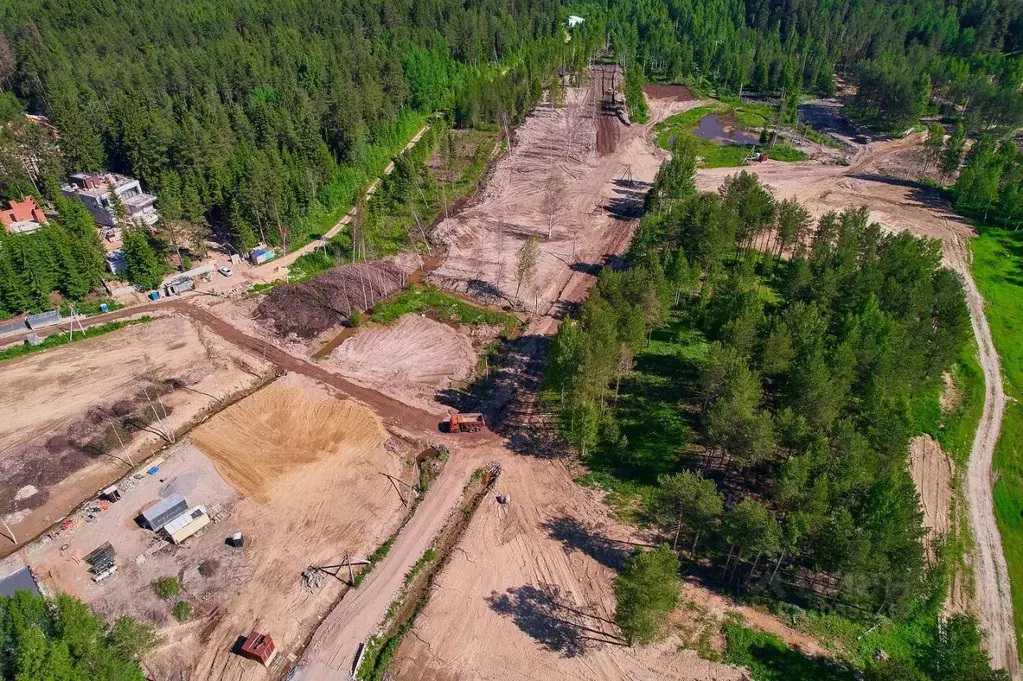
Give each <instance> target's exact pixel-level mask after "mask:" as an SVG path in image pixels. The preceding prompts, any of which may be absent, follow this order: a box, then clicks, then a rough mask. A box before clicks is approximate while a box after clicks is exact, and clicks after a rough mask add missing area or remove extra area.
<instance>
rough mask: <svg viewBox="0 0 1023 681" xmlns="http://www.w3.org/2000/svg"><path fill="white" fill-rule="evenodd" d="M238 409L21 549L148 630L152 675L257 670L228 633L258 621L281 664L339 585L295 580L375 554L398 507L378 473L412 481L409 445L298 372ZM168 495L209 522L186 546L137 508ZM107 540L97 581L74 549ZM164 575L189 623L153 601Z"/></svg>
mask: <svg viewBox="0 0 1023 681" xmlns="http://www.w3.org/2000/svg"><path fill="white" fill-rule="evenodd" d="M264 392H266V394H264ZM235 406H236V407H240V409H238V410H236V411H234V412H233V413H229V412H231V410H226V411H225V412H222V414H221V415H220V416H223V417H224V418H220V416H218V417H217V418H215V419H213V421H211V423H210V424H207V425H209V426H210V428H209V429H207V432H206V435H207V436H208V437H209V440H210V441H211V442H213V446H212V447H211V451H210V452H209V453H207V452H204V451H203V450H202V446H203V445H200V444H199V443H198V442H196V443H195V444H192V443H189V442H182V443H179V444H178V445H176V446H175V447H173V448H171V449H169V450H168V451H167V452H166V455H165V456H166V460H165V461H164V462H163V463H162V464H161V466H160V473H159V475H156V476H148V475H144V474H143V475H141V476H140V477H139V479H138V480H137V482H136V484H135V486H133V487H131V488H130V489H129V490H128V491H126V492H125V493H124V497H123V498H122V499H121V501H119V502H118V503H116V504H110V506H109V508H108V509H107V510H105V511H103V512H101V513H99V514H98V515H97V517H96V518H95V520H94V521H93V522H90V523H83V524H81V526H80V527H79V528H78V529H77V531H76V532H75V533H73V534H70V535H68V536H66V537H62V538H61V540H60V541H54V542H49V543H39V542H37V543H35V544H33V545H32V546H31V547H29V549H28V550H27V555H26V558H27V560H28V562H29V564H30V565H32V566H33V569H34V570H35V571H36V573H37V574H38V575H39V576H40V578H41V579H42V581H43V583H44V584H45V585H46V586H47V587H49V588H52V589H58V590H61V591H66V592H69V593H72V594H74V595H76V596H78V597H80V598H82V599H83V600H85V601H86V602H87V603H89V604H90V606H92V607H94V608H95V609H96V610H97V611H98V612H100V613H102V614H105V615H111V616H116V615H124V614H127V615H132V616H134V617H137V618H140V619H141V620H143V621H149V622H152V623H154V624H156V625H157V627H158V628H159V634H160V636H161V638H162V639H163V642H162V644H161V645H160V647H158V648H157V649H156V650H155V651H153V652H152V653H150V654H149V655H147V656H146V659H145V660H144V661H145V664H146V666H147V668H148V669H149V670H150V671H151V672H152V674H153V676H154V678H160V679H171V678H173V679H177V678H193V679H223V678H230V679H239V680H240V679H253V680H256V679H265V678H266V675H267V672H266V670H265V669H264V668H263V667H262V666H260V665H259V664H256V663H253V662H252V661H251V660H246V659H243V658H241V657H239V656H238V655H236V654H234V653H232V647H233V646H234V644H235V642H236V640H237V639H238V637H239V636H242V635H245V634H246V633H248V632H249V631H250V630H251V629H252V628H254V627H255V628H260V629H265V630H267V631H268V632H270V633H272V635H273V638H274V641H275V642H276V644H277V647H278V649H279V651H280V652H281V655H280V656H279V659H280V661H281V662H282V663H283V662H284V660H285V658H286V657H287V656H288V654H289V653H293V652H296V651H297V650H299V649H300V648H301V647H302V646H303V645H304V644H305V642H306V641H307V639H308V637H309V636H310V635H311V633H312V631H313V629H315V627H316V625H317V624H318V623H319V621H320V620H321V619H322V617H323V616H324V615H325V614H326V613H327V612H328V611H329V610H330V609H331V607H333V605H334V604H335V603H336V602H337V600H338V598H340V597H341V596H342V594H344V593H345V590H346V588H347V587H346V586H345V585H344V584H343V583H342V580H341V579H340V578H335V577H333V576H331V575H327V574H323V573H320V575H319V577H318V578H317V579H315V580H314V581H313V582H312V583H311V584H308V585H307V584H304V583H303V580H302V573H303V571H306V570H307V569H308V568H309V567H310V566H316V565H321V566H323V565H335V564H337V563H339V562H340V561H341V559H342V558H343V557H344V555H345V554H346V553H347V554H350V555H353V556H367V555H369V554H371V553H372V552H373V551H374V550H375V549H376V548H377V547H378V546H380V545H381V544H382V543H383V542H384V541H385V540H386V539H387V537H388V536H390V535H391V534H393V533H394V532H395V530H396V529H397V528H398V526H399V525H400V523H401V520H402V517H403V516H404V513H405V507H404V505H403V504H402V502H401V500H400V499H399V497H398V494H397V493H396V492H395V489H394V486H393V485H392V483H391V482H390V481H389V480H388V478H387V477H386V476H387V475H391V476H394V477H396V478H398V479H401V480H404V481H405V482H410V481H411V471H410V469H409V466H408V465H407V463H406V459H409V460H410V457H411V456H412V455H414V454H415V451H413V450H411V449H410V448H409V447H408V446H407V445H406V444H405V443H403V442H401V441H390V443H389V444H387V446H386V447H385V443H388V435H387V433H386V431H385V430H384V428H383V426H382V425H381V423H380V421H379V419H377V418H376V417H375V416H374V415H373V413H372V412H371V411H369V410H368V409H367V408H365V407H363V406H361V405H359V404H357V403H355V402H353V401H351V400H340V399H337V398H335V397H333V396H331V394H330V393H329V392H328V390H327V389H326V388H325V387H324V386H322V385H321V384H318V383H315V382H313V381H311V380H309V379H307V378H304V377H301V376H298V375H295V374H289V375H288V376H286V377H284V378H282V379H279V380H278V382H276V383H274V384H272V385H271V386H268V387H267V388H264V389H262V390H260V391H258V392H256V393H254V394H253V395H250V396H249V397H246V398H245V399H244V400H242V401H241V402H239V403H238V404H237V405H235ZM257 415H258V419H256V420H254V421H252V425H253V428H251V429H249V428H248V427H244V428H240V427H239V426H240V425H244V426H248V425H249V424H248V422H241V423H239V421H238V420H237V418H250V419H255V418H256V417H257ZM296 429H297V431H298V432H297V434H295V435H288V434H287V432H286V431H288V430H296ZM318 430H323V431H325V432H323V433H319V432H314V431H318ZM211 433H212V436H211ZM220 434H226V436H229V437H230V438H233V441H234V444H231V443H229V442H227V441H225V440H222V439H221V437H220ZM213 450H215V453H214V451H213ZM289 453H290V456H289ZM243 463H244V464H246V465H248V466H251V467H252V468H253V470H254V471H255V473H254V474H253V475H252V476H251V477H246V476H239V475H238V473H237V471H236V468H237V467H240V466H241V465H242V464H243ZM222 475H223V477H222ZM173 492H180V493H182V494H184V495H185V497H186V499H187V501H188V503H189V504H190V505H193V506H194V505H196V504H202V505H204V506H206V507H207V509H208V510H210V512H211V513H215V514H216V515H217V516H218V518H219V520H218V522H216V523H214V524H212V525H209V526H207V527H206V528H205V529H203V530H201V531H200V533H199V534H197V535H195V536H193V537H190V538H189V539H187V540H186V541H185V543H184V544H183V545H181V546H170V547H164V548H162V549H161V548H160V547H161V546H164V543H163V542H162V541H156V540H154V537H153V534H152V533H151V532H148V531H146V530H143V529H141V528H140V527H139V526H138V525H137V524H136V523H135V516H136V515H137V513H138V512H139V510H141V509H142V508H145V507H147V506H148V505H150V504H152V503H153V502H155V501H157V500H158V499H160V498H161V497H166V496H168V495H169V494H171V493H173ZM234 532H242V533H243V534H244V535H245V540H246V543H245V548H244V549H242V550H237V549H233V548H231V547H230V546H227V545H226V544H225V542H224V540H225V538H226V537H227V536H229V535H231V534H232V533H234ZM106 541H109V542H111V544H112V545H113V547H114V550H115V551H116V553H117V564H118V572H117V573H116V574H115V575H114V576H112V577H111V578H109V579H107V580H106V581H104V582H102V583H100V584H97V583H95V582H93V581H92V580H91V579H90V577H91V574H89V573H88V571H87V567H88V566H87V565H85V563H84V562H83V561H82V558H83V557H84V556H85V555H86V554H87V553H88V552H89V551H91V550H93V549H95V548H96V547H98V546H99V545H101V544H102V543H103V542H106ZM155 549H160V550H155ZM167 576H175V577H177V578H178V580H179V581H180V583H181V595H180V596H179V597H178V598H180V599H181V600H185V601H188V602H189V603H191V604H192V606H193V614H192V617H191V619H190V621H188V622H186V623H183V624H181V623H178V622H177V621H175V620H174V619H173V618H172V617H171V616H170V610H171V607H172V606H173V604H174V602H173V600H172V601H161V600H159V599H158V598H157V597H156V595H155V594H154V593H153V590H152V588H151V587H150V584H151V583H152V581H153V580H155V579H157V578H161V577H167ZM342 576H343V577H344V578H345V579H347V575H346V574H345V575H342ZM274 671H275V672H280V671H281V669H280V667H277V668H276V669H275V670H274Z"/></svg>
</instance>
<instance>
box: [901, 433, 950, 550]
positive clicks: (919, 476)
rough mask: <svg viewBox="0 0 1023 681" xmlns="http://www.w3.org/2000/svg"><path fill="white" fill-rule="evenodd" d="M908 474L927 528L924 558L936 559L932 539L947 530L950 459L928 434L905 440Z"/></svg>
mask: <svg viewBox="0 0 1023 681" xmlns="http://www.w3.org/2000/svg"><path fill="white" fill-rule="evenodd" d="M909 473H910V475H912V476H913V482H914V483H916V489H917V492H918V493H919V494H920V507H921V510H922V511H923V514H924V527H925V528H927V559H928V560H929V561H930V562H932V563H933V562H934V561H935V560H936V558H937V554H936V552H935V549H936V546H935V542H937V541H940V537H941V535H946V534H948V532H949V530H950V529H951V511H952V480H953V479H954V478H955V471H954V469H953V464H952V461H951V460H950V459H949V458H948V457H947V456H945V453H944V452H943V451H941V445H939V444H938V442H937V441H936V440H935V439H934V438H933V437H931V436H930V435H919V436H917V437H915V438H913V439H912V440H911V441H910V443H909Z"/></svg>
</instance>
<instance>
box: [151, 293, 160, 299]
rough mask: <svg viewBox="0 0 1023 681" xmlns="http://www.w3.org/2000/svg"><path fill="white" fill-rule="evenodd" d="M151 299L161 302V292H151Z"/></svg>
mask: <svg viewBox="0 0 1023 681" xmlns="http://www.w3.org/2000/svg"><path fill="white" fill-rule="evenodd" d="M149 299H150V300H159V299H160V292H159V291H150V292H149Z"/></svg>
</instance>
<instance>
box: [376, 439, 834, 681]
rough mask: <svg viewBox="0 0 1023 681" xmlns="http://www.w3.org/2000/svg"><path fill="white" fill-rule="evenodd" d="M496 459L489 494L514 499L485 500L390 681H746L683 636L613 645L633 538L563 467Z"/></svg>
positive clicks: (726, 607) (688, 590)
mask: <svg viewBox="0 0 1023 681" xmlns="http://www.w3.org/2000/svg"><path fill="white" fill-rule="evenodd" d="M500 460H501V463H502V468H503V472H502V474H501V478H500V479H499V481H498V483H497V488H496V489H495V493H496V494H507V495H508V496H509V497H510V499H511V502H510V504H508V505H507V506H502V505H500V504H498V503H497V502H496V501H494V500H493V499H490V500H487V501H484V502H483V504H482V505H481V506H480V508H479V510H478V511H477V512H476V515H475V516H474V517H473V520H472V522H471V523H470V526H469V528H468V530H467V531H466V534H465V536H464V537H463V539H462V541H461V542H460V543H459V545H458V547H457V548H456V550H455V551H454V552H453V553H452V554H451V558H450V561H449V563H448V565H447V566H446V567H445V568H444V569H443V571H442V572H441V573H440V575H438V577H437V580H436V582H435V585H434V587H433V592H432V594H431V598H430V600H429V603H428V604H427V606H426V608H424V610H423V611H422V612H421V613H420V615H419V617H418V618H417V620H416V623H415V625H414V626H413V628H412V631H411V632H410V633H409V634H408V635H407V636H406V637H405V638H404V639H403V641H402V643H401V645H400V646H399V648H398V652H397V654H396V656H395V661H394V663H393V666H392V667H391V669H392V670H393V672H394V676H395V678H400V679H402V680H403V681H405V680H411V681H439V680H441V679H443V680H445V681H449V680H455V679H587V680H598V679H607V680H608V681H612V680H615V681H617V680H619V679H651V680H652V679H658V680H660V679H673V680H682V679H686V680H694V681H695V680H699V681H713V680H720V681H725V680H730V679H740V678H742V672H741V670H739V669H736V668H734V667H731V666H728V665H724V664H717V663H713V662H708V661H706V660H702V659H700V658H699V657H698V656H697V654H696V652H695V651H693V650H683V649H681V643H682V640H681V638H680V633H681V632H676V631H671V632H669V634H668V635H667V636H666V638H665V639H664V640H662V641H660V642H658V643H655V644H653V645H650V646H636V647H632V648H629V647H625V646H623V645H621V642H620V640H618V638H617V635H618V634H617V630H616V628H615V627H614V625H613V624H612V623H611V622H612V620H613V614H614V608H615V601H614V594H613V580H614V576H615V572H616V569H617V568H618V567H620V565H621V564H622V561H624V560H625V558H626V557H627V556H628V554H629V552H630V551H631V549H632V545H631V544H630V543H629V541H630V540H633V541H634V539H633V536H632V534H633V532H634V530H633V529H632V528H629V527H627V526H624V525H621V524H620V523H618V522H617V521H615V520H614V519H613V518H612V517H611V516H610V513H609V512H608V510H607V506H606V505H605V504H604V502H603V500H602V499H601V498H600V495H599V494H597V493H596V492H594V491H592V490H587V489H585V488H583V487H580V486H579V485H577V484H576V483H575V482H574V481H573V479H572V472H571V471H570V470H569V469H568V468H567V467H566V466H565V464H564V463H563V462H560V461H546V460H540V459H534V458H531V457H523V456H516V455H512V454H503V455H502V458H501V459H500ZM683 600H684V601H686V602H697V603H700V604H701V605H703V606H705V607H708V608H709V609H710V610H711V611H712V616H713V617H715V618H716V619H718V621H720V619H723V618H724V613H726V612H732V611H735V612H741V613H742V614H743V615H744V617H745V618H746V619H747V621H748V622H749V623H750V624H751V625H753V626H759V623H758V619H763V620H765V621H770V622H771V623H772V624H773V626H774V627H775V628H776V630H777V631H778V633H781V634H782V635H784V636H787V637H788V640H790V641H792V640H793V639H794V638H799V636H798V634H795V632H792V631H791V630H787V628H785V627H784V626H783V625H781V624H780V623H779V622H777V620H774V619H773V618H770V617H767V616H760V615H759V613H756V612H755V611H752V610H749V609H746V608H735V607H734V606H731V605H730V604H729V603H728V602H727V601H726V599H723V598H721V597H720V596H717V595H715V594H711V593H709V592H707V591H705V590H704V589H701V588H700V587H697V586H695V585H691V584H686V585H685V588H684V596H683ZM684 607H685V606H683V608H684ZM802 639H805V637H802ZM807 645H808V647H809V648H810V649H809V650H808V652H811V653H813V652H818V651H819V650H820V649H819V647H818V648H813V647H812V646H810V644H809V643H808V644H807Z"/></svg>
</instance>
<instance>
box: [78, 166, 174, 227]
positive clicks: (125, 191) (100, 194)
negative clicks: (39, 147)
mask: <svg viewBox="0 0 1023 681" xmlns="http://www.w3.org/2000/svg"><path fill="white" fill-rule="evenodd" d="M69 179H70V180H71V181H70V183H68V184H66V185H64V186H63V187H61V188H60V192H61V193H62V194H63V195H64V196H66V197H68V198H72V199H78V200H79V201H81V202H82V203H83V204H85V207H86V208H88V209H89V212H90V213H92V218H93V219H94V220H95V221H96V223H97V224H100V225H103V226H104V227H116V226H118V225H117V214H116V212H115V210H114V205H113V202H112V196H111V194H110V190H111V189H113V191H114V193H115V194H117V196H118V198H120V199H121V203H123V204H124V208H125V211H126V212H127V216H126V219H127V220H128V221H130V222H136V223H141V224H144V225H150V226H152V225H155V224H156V221H157V220H159V219H160V216H159V215H158V214H157V212H156V208H155V207H154V204H155V203H156V197H155V196H153V195H152V194H147V193H145V192H144V191H142V185H141V184H140V183H139V181H138V180H136V179H133V178H130V177H125V176H124V175H117V174H116V173H75V174H74V175H72V176H71V177H70V178H69Z"/></svg>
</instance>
